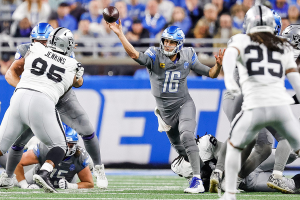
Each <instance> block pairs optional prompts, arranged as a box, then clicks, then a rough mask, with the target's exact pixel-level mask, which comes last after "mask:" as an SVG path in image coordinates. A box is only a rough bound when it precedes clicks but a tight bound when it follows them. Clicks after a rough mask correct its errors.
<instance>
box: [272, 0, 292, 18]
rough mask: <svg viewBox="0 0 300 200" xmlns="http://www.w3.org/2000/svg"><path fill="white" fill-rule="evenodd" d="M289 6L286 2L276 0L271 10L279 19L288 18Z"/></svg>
mask: <svg viewBox="0 0 300 200" xmlns="http://www.w3.org/2000/svg"><path fill="white" fill-rule="evenodd" d="M288 9H289V5H288V3H287V2H286V0H276V1H275V3H273V10H275V11H276V12H277V13H278V15H279V16H280V17H281V18H288Z"/></svg>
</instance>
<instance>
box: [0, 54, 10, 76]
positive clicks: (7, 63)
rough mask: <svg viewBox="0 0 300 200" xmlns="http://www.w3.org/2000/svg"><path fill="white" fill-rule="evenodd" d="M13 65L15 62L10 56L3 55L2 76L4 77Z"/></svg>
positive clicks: (0, 64)
mask: <svg viewBox="0 0 300 200" xmlns="http://www.w3.org/2000/svg"><path fill="white" fill-rule="evenodd" d="M12 63H13V60H11V59H10V54H9V53H3V54H2V56H1V59H0V75H3V76H4V75H5V74H6V72H7V70H8V68H9V67H10V66H11V64H12Z"/></svg>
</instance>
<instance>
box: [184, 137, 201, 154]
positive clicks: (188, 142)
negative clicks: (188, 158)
mask: <svg viewBox="0 0 300 200" xmlns="http://www.w3.org/2000/svg"><path fill="white" fill-rule="evenodd" d="M180 140H181V142H182V144H183V146H184V148H185V151H186V153H187V155H189V154H190V152H198V153H199V148H198V146H197V144H196V140H195V136H194V133H193V132H183V133H182V134H181V135H180Z"/></svg>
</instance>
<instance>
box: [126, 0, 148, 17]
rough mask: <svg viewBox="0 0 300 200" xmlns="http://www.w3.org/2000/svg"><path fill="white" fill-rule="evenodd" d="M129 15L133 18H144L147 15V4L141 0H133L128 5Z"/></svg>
mask: <svg viewBox="0 0 300 200" xmlns="http://www.w3.org/2000/svg"><path fill="white" fill-rule="evenodd" d="M127 7H128V16H129V17H131V19H142V18H144V17H145V10H146V5H145V4H142V3H139V0H131V4H129V5H128V6H127Z"/></svg>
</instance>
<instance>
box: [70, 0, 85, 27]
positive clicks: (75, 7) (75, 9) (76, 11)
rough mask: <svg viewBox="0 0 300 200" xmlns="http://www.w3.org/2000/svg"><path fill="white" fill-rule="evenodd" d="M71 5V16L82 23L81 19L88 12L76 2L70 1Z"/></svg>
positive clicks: (74, 0)
mask: <svg viewBox="0 0 300 200" xmlns="http://www.w3.org/2000/svg"><path fill="white" fill-rule="evenodd" d="M68 2H69V5H70V10H71V11H70V15H72V16H73V17H74V18H75V19H76V21H78V22H79V21H80V17H81V15H82V14H83V13H85V12H87V10H86V9H85V8H84V7H83V6H82V5H81V4H80V3H79V2H77V1H76V0H69V1H68Z"/></svg>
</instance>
